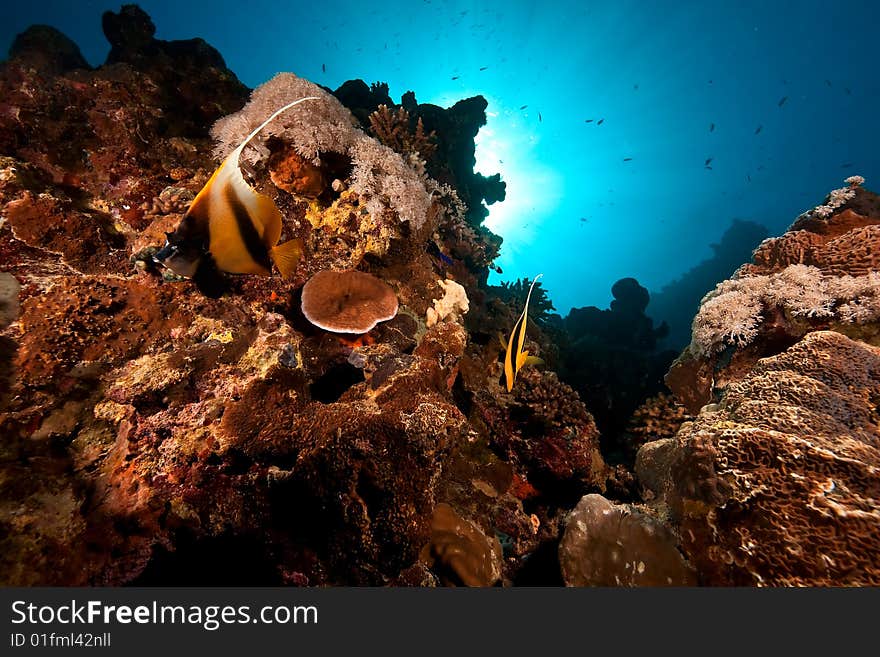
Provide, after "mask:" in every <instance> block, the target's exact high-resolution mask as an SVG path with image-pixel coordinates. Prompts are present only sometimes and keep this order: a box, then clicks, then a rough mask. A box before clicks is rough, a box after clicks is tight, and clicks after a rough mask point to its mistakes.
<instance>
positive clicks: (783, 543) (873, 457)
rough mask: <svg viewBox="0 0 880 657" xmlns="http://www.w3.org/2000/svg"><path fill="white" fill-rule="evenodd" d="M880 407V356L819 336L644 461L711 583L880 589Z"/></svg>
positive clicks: (761, 371) (737, 387) (831, 335)
mask: <svg viewBox="0 0 880 657" xmlns="http://www.w3.org/2000/svg"><path fill="white" fill-rule="evenodd" d="M878 398H880V348H877V347H872V346H869V345H866V344H864V343H862V342H857V341H854V340H851V339H849V338H847V337H845V336H843V335H840V334H839V333H835V332H833V331H814V332H811V333H809V334H808V335H807V336H806V337H804V339H803V340H801V341H800V342H798V343H797V344H796V345H794V346H793V347H790V348H789V349H787V350H786V351H784V352H783V353H781V354H779V355H777V356H771V357H768V358H765V359H762V360H760V361H758V362H757V363H756V364H755V366H754V367H753V368H752V370H751V371H750V372H749V374H748V375H746V376H745V377H743V378H742V379H741V380H738V381H736V382H735V383H731V384H730V385H729V386H728V387H727V389H726V391H725V393H724V397H723V399H722V400H721V402H720V403H719V404H717V405H715V406H712V407H707V408H705V409H704V410H703V411H702V412H701V413H700V414H699V416H698V417H697V418H696V419H695V420H694V421H693V422H688V423H686V424H685V425H684V426H683V427H682V429H681V430H680V431H679V433H678V434H677V436H676V437H675V438H672V439H667V440H666V441H665V442H666V443H667V444H666V445H665V447H664V451H665V452H666V453H665V454H664V455H663V456H662V458H660V459H652V458H651V457H652V456H654V457H656V454H654V455H649V454H648V453H646V454H645V455H644V462H643V466H644V467H645V468H646V469H647V470H648V471H651V470H653V475H651V476H650V477H649V481H651V480H653V481H652V483H653V485H654V486H656V487H657V490H655V491H654V492H655V493H657V494H658V495H659V496H660V497H661V498H662V500H663V502H664V504H665V505H667V507H668V510H669V513H670V515H671V517H672V520H673V523H674V524H675V526H676V527H677V528H678V530H679V533H680V536H681V540H682V549H683V550H684V553H685V555H686V556H687V557H688V559H689V560H690V561H691V563H693V564H695V565H696V567H697V570H698V572H699V573H700V576H701V578H702V581H703V583H705V584H721V585H776V586H779V585H785V586H793V585H872V586H876V585H877V584H878V583H880V509H878V508H877V495H878V490H880V489H878V486H880V481H878V477H877V472H878V468H880V433H878V422H880V417H878V415H877V410H876V400H877V399H878ZM649 444H650V443H649ZM643 449H644V448H643ZM653 449H654V450H655V451H656V450H657V449H659V445H658V446H655V447H654V448H653ZM637 467H638V466H637ZM658 475H659V478H658ZM658 481H659V485H658Z"/></svg>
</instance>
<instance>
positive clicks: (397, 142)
mask: <svg viewBox="0 0 880 657" xmlns="http://www.w3.org/2000/svg"><path fill="white" fill-rule="evenodd" d="M410 123H411V119H410V115H409V112H407V111H406V109H405V108H403V107H400V108H398V110H397V111H396V112H394V111H392V110H390V109H389V108H388V106H387V105H379V108H378V109H377V110H376V111H375V112H373V113H372V114H370V128H371V130H372V132H373V135H375V136H376V138H377V139H378V140H379V141H381V142H382V143H383V144H385V145H386V146H388V147H389V148H392V149H394V150H395V151H397V152H398V153H403V154H408V153H418V154H419V155H420V156H421V157H422V159H424V160H427V159H429V158H430V157H431V156H432V155H433V154H434V153H435V152H436V150H437V144H436V143H435V141H434V140H435V136H436V133H435V132H434V131H433V130H432V131H431V133H430V134H426V133H425V125H424V123H422V118H421V117H419V120H418V121H417V122H416V126H415V130H413V129H411V127H410Z"/></svg>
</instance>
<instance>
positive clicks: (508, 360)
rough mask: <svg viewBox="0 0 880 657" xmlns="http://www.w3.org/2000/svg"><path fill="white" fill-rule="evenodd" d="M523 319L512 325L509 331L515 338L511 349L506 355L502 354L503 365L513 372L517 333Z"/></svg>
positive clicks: (517, 346) (517, 350)
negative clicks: (511, 329)
mask: <svg viewBox="0 0 880 657" xmlns="http://www.w3.org/2000/svg"><path fill="white" fill-rule="evenodd" d="M524 319H525V318H524V317H522V316H520V318H519V319H518V320H516V324H514V325H513V331H511V335H513V336H515V337H514V339H513V349H508V350H507V353H506V354H504V365H505V367H507V366H509V367H510V369H511V371H513V372H516V357H517V355H518V354H519V332H520V329H521V327H522V323H523V320H524Z"/></svg>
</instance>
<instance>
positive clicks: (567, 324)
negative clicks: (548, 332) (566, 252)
mask: <svg viewBox="0 0 880 657" xmlns="http://www.w3.org/2000/svg"><path fill="white" fill-rule="evenodd" d="M611 293H612V295H613V296H614V300H613V301H612V302H611V306H610V308H609V309H608V310H600V309H598V308H596V307H595V306H590V307H587V308H573V309H572V310H571V312H570V313H569V314H568V316H566V317H565V319H564V320H563V321H562V326H561V327H560V328H561V329H562V331H561V332H560V337H561V344H560V348H559V360H560V363H559V376H560V378H561V379H562V380H563V381H565V382H566V383H567V384H569V385H570V386H572V387H573V388H574V389H575V390H576V391H577V392H578V394H580V396H581V398H582V399H583V400H584V403H585V404H586V406H587V408H589V409H590V412H592V413H593V415H594V416H595V418H596V422H597V423H598V425H599V429H600V430H601V432H602V448H603V453H605V454H606V455H607V456H609V458H611V459H613V460H615V461H626V460H627V458H626V456H625V454H624V452H625V451H626V450H625V448H624V445H623V443H624V442H625V441H624V436H623V434H624V432H625V429H626V426H627V423H628V422H629V420H630V418H631V416H632V414H633V412H634V411H635V410H636V409H637V408H638V407H639V406H640V405H641V404H642V402H644V401H645V400H646V399H648V398H649V397H651V396H653V395H656V394H658V393H660V392H662V391H663V390H664V389H665V388H664V385H663V375H664V373H665V372H666V370H667V368H668V367H669V364H670V363H671V362H672V360H673V358H674V357H675V352H672V351H668V350H663V351H660V350H658V349H657V342H658V340H659V339H660V338H662V337H663V336H664V335H665V332H666V327H665V325H661V326H660V327H658V328H654V324H653V321H652V320H651V319H650V318H649V317H647V316H646V315H645V308H646V307H647V306H648V302H649V299H650V297H649V294H648V291H647V290H646V289H645V288H644V287H642V286H641V285H639V284H638V282H637V281H636V280H635V279H633V278H624V279H621V280H619V281H617V282H616V283H615V284H614V285H613V286H612V290H611Z"/></svg>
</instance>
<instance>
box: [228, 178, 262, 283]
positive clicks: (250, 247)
mask: <svg viewBox="0 0 880 657" xmlns="http://www.w3.org/2000/svg"><path fill="white" fill-rule="evenodd" d="M225 192H226V193H225V196H226V202H227V203H229V208H230V209H231V210H232V213H233V215H234V216H235V223H236V225H238V232H239V233H240V234H241V241H242V242H243V243H244V247H245V248H246V249H247V252H248V255H250V257H251V258H253V260H254V262H256V263H257V264H259V265H261V266H262V267H265V268H266V269H268V270H270V271H271V269H272V261H271V260H270V258H269V249H267V248H266V245H265V244H264V243H263V240H262V239H260V235H259V234H258V233H257V229H256V228H254V222H253V219H251V215H250V214H249V213H248V211H247V208H246V207H245V206H244V204H243V203H242V202H241V200H239V198H238V196H237V195H236V193H235V189H234V188H233V187H229V188H228V189H226V190H225Z"/></svg>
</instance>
